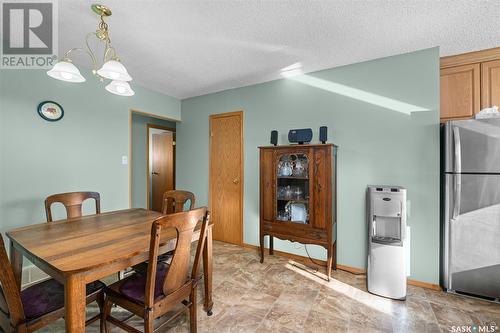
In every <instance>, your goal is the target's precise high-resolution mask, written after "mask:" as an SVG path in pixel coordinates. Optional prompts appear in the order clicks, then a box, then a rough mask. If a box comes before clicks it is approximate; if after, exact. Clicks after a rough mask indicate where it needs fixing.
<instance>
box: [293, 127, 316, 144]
mask: <svg viewBox="0 0 500 333" xmlns="http://www.w3.org/2000/svg"><path fill="white" fill-rule="evenodd" d="M312 137H313V131H312V129H310V128H301V129H292V130H290V131H289V132H288V141H290V142H291V143H298V144H299V145H301V144H304V143H306V142H311V140H312Z"/></svg>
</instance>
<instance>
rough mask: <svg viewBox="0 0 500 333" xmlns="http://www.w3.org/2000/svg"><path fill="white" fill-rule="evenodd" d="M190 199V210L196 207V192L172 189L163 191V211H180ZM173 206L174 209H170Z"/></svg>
mask: <svg viewBox="0 0 500 333" xmlns="http://www.w3.org/2000/svg"><path fill="white" fill-rule="evenodd" d="M188 200H189V210H192V209H193V208H194V200H195V199H194V194H193V193H192V192H189V191H181V190H172V191H167V192H165V193H163V204H162V208H161V212H162V213H163V214H169V213H180V212H182V211H183V210H184V205H185V204H186V202H187V201H188ZM169 207H173V211H169Z"/></svg>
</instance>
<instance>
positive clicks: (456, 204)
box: [451, 174, 462, 220]
mask: <svg viewBox="0 0 500 333" xmlns="http://www.w3.org/2000/svg"><path fill="white" fill-rule="evenodd" d="M453 189H454V195H453V214H452V216H451V219H452V220H456V219H457V218H458V215H460V198H461V192H462V176H461V175H460V174H458V175H453Z"/></svg>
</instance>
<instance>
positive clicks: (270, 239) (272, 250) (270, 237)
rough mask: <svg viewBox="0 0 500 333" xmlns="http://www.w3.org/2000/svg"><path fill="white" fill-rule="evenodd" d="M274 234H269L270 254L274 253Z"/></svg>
mask: <svg viewBox="0 0 500 333" xmlns="http://www.w3.org/2000/svg"><path fill="white" fill-rule="evenodd" d="M273 238H274V237H273V236H269V255H271V256H272V255H273V254H274V241H273Z"/></svg>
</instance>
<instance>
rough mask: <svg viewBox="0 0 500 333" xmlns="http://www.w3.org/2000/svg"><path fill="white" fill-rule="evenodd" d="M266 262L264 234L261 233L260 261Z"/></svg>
mask: <svg viewBox="0 0 500 333" xmlns="http://www.w3.org/2000/svg"><path fill="white" fill-rule="evenodd" d="M263 262H264V235H263V234H260V263H261V264H262V263H263Z"/></svg>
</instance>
